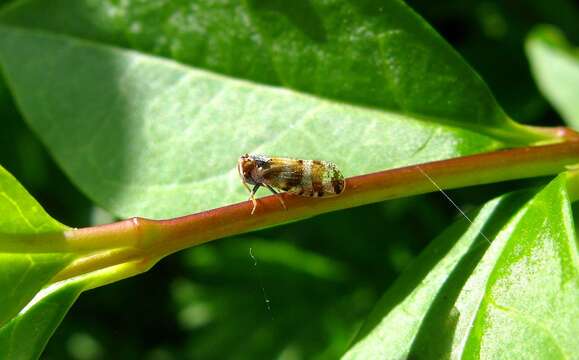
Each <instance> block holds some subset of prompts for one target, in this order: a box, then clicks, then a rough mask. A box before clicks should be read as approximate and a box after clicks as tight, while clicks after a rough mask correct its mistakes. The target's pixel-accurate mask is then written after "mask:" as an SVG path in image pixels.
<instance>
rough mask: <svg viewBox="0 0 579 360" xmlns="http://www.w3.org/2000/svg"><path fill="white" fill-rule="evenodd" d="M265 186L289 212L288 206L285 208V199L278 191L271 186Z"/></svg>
mask: <svg viewBox="0 0 579 360" xmlns="http://www.w3.org/2000/svg"><path fill="white" fill-rule="evenodd" d="M265 186H266V187H267V188H268V189H269V191H271V192H272V193H273V194H274V195H275V197H277V199H278V200H279V202H280V203H281V206H283V208H284V209H286V210H287V206H285V202H284V201H283V197H282V196H281V195H280V194H279V193H278V192H277V191H275V189H274V188H272V187H271V186H269V185H267V184H265Z"/></svg>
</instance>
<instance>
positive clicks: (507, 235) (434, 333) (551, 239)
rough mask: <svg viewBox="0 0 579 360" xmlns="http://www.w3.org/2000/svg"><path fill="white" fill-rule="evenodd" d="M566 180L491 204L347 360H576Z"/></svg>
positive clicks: (576, 287) (407, 284) (400, 291)
mask: <svg viewBox="0 0 579 360" xmlns="http://www.w3.org/2000/svg"><path fill="white" fill-rule="evenodd" d="M566 176H567V175H566V174H563V175H560V176H559V177H558V178H556V179H555V180H553V181H552V182H551V183H550V184H549V185H547V186H546V187H545V188H543V189H542V190H540V191H539V192H537V193H536V194H529V193H515V194H511V195H506V196H503V197H501V198H498V199H496V200H493V201H490V202H489V203H487V204H486V205H485V206H483V207H482V208H481V209H480V210H479V211H478V212H477V213H476V214H474V216H471V218H472V219H473V224H470V223H469V222H468V221H466V220H465V219H462V220H460V221H459V222H457V223H456V224H455V225H453V226H452V227H451V228H449V229H448V230H447V231H445V232H444V233H443V234H442V235H441V236H440V237H439V238H437V239H436V240H435V241H434V242H433V244H432V245H431V246H429V247H428V248H427V250H426V251H425V252H424V253H423V254H422V255H421V256H420V258H418V259H417V261H416V262H415V264H414V265H413V266H412V267H411V268H410V269H408V270H407V271H406V272H405V274H404V275H403V276H402V277H401V278H400V279H399V281H397V283H396V284H395V285H394V286H393V287H392V288H391V289H390V290H389V291H388V292H387V293H386V294H385V295H384V297H383V299H382V300H381V301H380V303H379V304H378V305H377V306H376V308H375V310H374V312H373V314H372V315H371V316H370V318H369V320H368V321H367V323H366V324H365V326H364V327H363V328H362V331H361V332H360V334H359V336H358V338H357V340H356V341H355V343H354V344H353V346H352V347H351V349H350V350H349V351H348V353H347V354H346V356H345V357H346V358H369V357H370V358H372V357H379V358H383V359H399V358H401V357H406V356H409V357H411V358H415V359H422V358H433V357H434V358H446V357H456V358H460V357H462V356H473V357H475V358H518V357H520V356H521V354H530V353H532V354H534V355H535V356H537V357H539V358H571V357H572V354H574V352H575V350H576V349H577V346H578V345H579V343H578V342H577V337H576V336H575V334H577V332H578V331H579V324H578V323H577V321H575V319H577V318H578V316H579V303H578V299H579V296H578V295H579V267H578V265H579V262H578V252H577V243H576V235H575V230H574V225H573V221H572V217H571V207H570V202H569V197H568V194H567V188H566V182H567V177H566ZM483 234H484V235H483ZM487 239H489V240H492V244H490V245H489V243H488V242H487Z"/></svg>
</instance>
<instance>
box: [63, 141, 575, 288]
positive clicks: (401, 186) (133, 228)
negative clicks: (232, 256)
mask: <svg viewBox="0 0 579 360" xmlns="http://www.w3.org/2000/svg"><path fill="white" fill-rule="evenodd" d="M575 164H579V141H567V142H564V143H559V144H554V145H546V146H534V147H524V148H516V149H510V150H502V151H496V152H491V153H484V154H477V155H472V156H465V157H460V158H454V159H448V160H441V161H434V162H429V163H424V164H419V165H412V166H407V167H403V168H398V169H392V170H385V171H380V172H376V173H372V174H367V175H362V176H356V177H351V178H348V179H347V180H346V190H345V191H344V193H343V194H342V195H340V196H336V197H331V198H322V199H312V198H304V197H299V196H294V195H291V194H287V193H283V194H282V196H283V198H284V201H285V203H286V205H287V208H288V209H287V210H284V209H283V208H282V207H281V205H280V203H279V201H278V199H277V198H276V197H275V196H273V195H272V196H267V197H264V198H260V199H259V200H258V206H257V209H256V211H255V214H253V215H250V213H251V208H252V205H251V202H249V201H245V202H241V203H237V204H233V205H229V206H225V207H221V208H217V209H212V210H208V211H204V212H201V213H197V214H192V215H188V216H183V217H179V218H175V219H170V220H149V219H143V218H132V219H128V220H124V221H120V222H117V223H114V224H108V225H102V226H95V227H91V228H84V229H77V230H69V231H66V232H65V238H66V239H67V242H68V245H69V246H70V248H71V249H77V250H79V251H85V252H86V251H88V250H90V249H93V250H96V249H99V248H100V249H101V250H102V251H101V252H97V253H96V255H95V254H92V255H91V256H87V257H86V258H84V260H78V261H76V262H73V263H72V264H71V265H70V266H69V267H67V268H66V269H64V270H63V271H62V272H61V273H60V274H58V275H57V276H56V278H55V280H62V279H66V278H70V277H71V276H76V275H79V274H82V273H86V272H88V271H93V270H97V269H102V268H104V267H108V266H113V265H115V264H119V263H122V262H126V261H129V260H130V261H139V259H141V260H140V261H144V262H145V263H147V264H148V265H147V266H145V267H143V271H145V270H146V269H147V268H148V267H150V264H153V263H154V262H155V261H157V260H158V259H161V258H162V257H164V256H167V255H169V254H171V253H174V252H176V251H179V250H182V249H185V248H188V247H192V246H196V245H199V244H203V243H205V242H208V241H211V240H215V239H219V238H223V237H226V236H231V235H236V234H240V233H245V232H249V231H254V230H257V229H262V228H265V227H269V226H273V225H278V224H282V223H287V222H291V221H296V220H299V219H303V218H307V217H311V216H314V215H318V214H322V213H326V212H330V211H336V210H341V209H346V208H351V207H355V206H361V205H365V204H369V203H374V202H379V201H384V200H388V199H394V198H399V197H405V196H411V195H417V194H423V193H428V192H432V191H437V187H436V185H438V186H439V187H440V188H442V189H454V188H459V187H466V186H472V185H480V184H488V183H494V182H500V181H506V180H514V179H523V178H530V177H536V176H546V175H554V174H557V173H560V172H563V171H565V170H567V168H568V167H570V166H573V165H575ZM426 175H428V176H426ZM431 180H432V181H434V182H435V183H436V185H435V184H433V182H432V181H431ZM112 248H117V249H119V248H127V250H126V251H111V250H110V249H112ZM134 274H135V271H132V272H130V274H127V276H129V275H134Z"/></svg>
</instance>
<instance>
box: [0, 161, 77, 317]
mask: <svg viewBox="0 0 579 360" xmlns="http://www.w3.org/2000/svg"><path fill="white" fill-rule="evenodd" d="M0 214H1V216H0V289H2V290H0V304H2V306H0V326H1V325H3V324H5V323H6V321H7V320H8V319H10V318H11V317H13V316H14V315H15V314H16V313H18V311H20V309H22V308H23V307H24V306H25V305H26V304H27V303H28V301H30V299H32V297H33V296H34V295H35V294H36V292H37V291H38V290H40V289H41V288H42V287H43V286H44V285H45V284H46V283H47V282H48V281H49V280H50V279H51V278H52V276H54V274H56V273H57V272H58V271H59V270H60V269H62V268H63V267H64V266H66V265H67V264H68V263H69V262H70V261H71V257H70V256H68V255H67V254H20V253H5V252H3V251H2V250H4V249H5V248H6V245H5V244H6V243H8V241H9V239H11V238H17V239H18V238H20V237H21V235H27V234H41V233H62V231H64V230H66V229H67V227H66V226H64V225H62V224H60V223H58V222H57V221H56V220H54V219H52V218H51V217H50V216H49V215H48V214H46V212H44V210H43V209H42V207H40V205H39V204H38V203H37V202H36V201H35V200H34V199H33V198H32V197H31V196H30V195H29V194H28V193H27V192H26V190H25V189H24V188H23V187H22V186H21V185H20V184H19V183H18V182H17V181H16V179H14V178H13V177H12V175H10V174H9V173H8V172H7V171H6V170H4V168H2V167H0ZM22 241H26V240H25V239H23V240H22Z"/></svg>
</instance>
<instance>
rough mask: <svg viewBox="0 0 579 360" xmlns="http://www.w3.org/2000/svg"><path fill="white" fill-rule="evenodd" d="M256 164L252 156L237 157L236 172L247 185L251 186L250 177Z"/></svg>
mask: <svg viewBox="0 0 579 360" xmlns="http://www.w3.org/2000/svg"><path fill="white" fill-rule="evenodd" d="M257 166H258V165H257V162H256V161H255V159H253V157H252V155H249V154H245V155H241V156H240V157H239V160H237V172H239V176H241V178H242V179H243V181H244V182H246V183H248V184H253V183H254V182H253V180H252V177H251V172H252V171H253V169H255V168H256V167H257Z"/></svg>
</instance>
